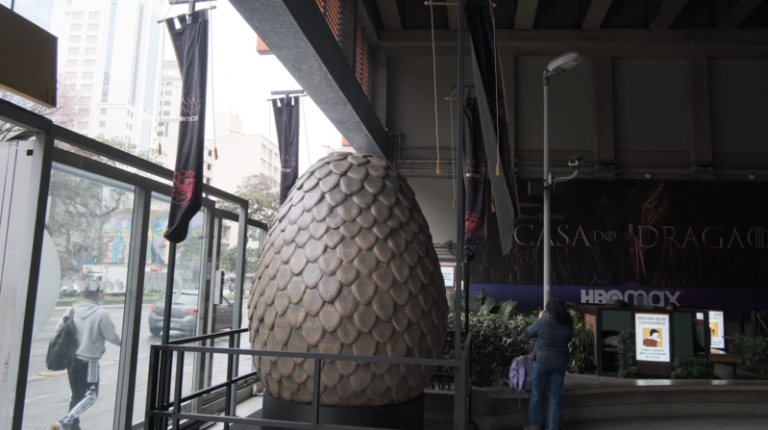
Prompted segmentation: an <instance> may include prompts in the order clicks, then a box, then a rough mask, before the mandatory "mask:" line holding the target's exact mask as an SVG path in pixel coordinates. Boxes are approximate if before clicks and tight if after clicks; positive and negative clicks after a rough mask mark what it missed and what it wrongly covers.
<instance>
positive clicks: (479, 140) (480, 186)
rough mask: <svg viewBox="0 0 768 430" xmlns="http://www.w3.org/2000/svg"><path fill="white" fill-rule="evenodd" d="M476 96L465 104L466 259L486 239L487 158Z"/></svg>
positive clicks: (466, 259)
mask: <svg viewBox="0 0 768 430" xmlns="http://www.w3.org/2000/svg"><path fill="white" fill-rule="evenodd" d="M479 124H480V111H479V110H478V104H477V99H476V98H473V97H468V98H467V100H466V105H465V106H464V189H465V190H466V194H465V195H464V201H465V202H466V212H465V213H464V222H465V223H464V260H465V261H470V260H471V259H472V257H473V256H474V255H475V251H476V250H477V246H478V245H480V242H482V241H483V239H485V225H484V224H485V177H486V175H487V172H488V162H487V160H486V157H485V148H484V147H483V133H482V130H480V127H479V126H478V125H479Z"/></svg>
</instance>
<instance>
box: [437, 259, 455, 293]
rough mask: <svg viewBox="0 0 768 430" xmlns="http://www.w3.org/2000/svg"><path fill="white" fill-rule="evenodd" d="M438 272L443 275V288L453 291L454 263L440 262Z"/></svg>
mask: <svg viewBox="0 0 768 430" xmlns="http://www.w3.org/2000/svg"><path fill="white" fill-rule="evenodd" d="M440 272H442V273H443V279H444V280H445V288H447V289H449V290H452V289H454V288H455V287H456V261H455V260H454V261H441V262H440Z"/></svg>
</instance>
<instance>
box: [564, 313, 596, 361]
mask: <svg viewBox="0 0 768 430" xmlns="http://www.w3.org/2000/svg"><path fill="white" fill-rule="evenodd" d="M571 317H572V318H573V340H572V341H571V343H569V344H568V352H570V353H571V362H570V363H569V364H568V371H569V372H571V373H592V372H594V371H595V338H594V334H593V333H592V330H590V329H589V327H587V324H586V323H585V322H584V320H583V319H581V317H580V316H579V315H578V314H574V315H571Z"/></svg>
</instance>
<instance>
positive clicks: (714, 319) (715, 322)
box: [709, 311, 725, 349]
mask: <svg viewBox="0 0 768 430" xmlns="http://www.w3.org/2000/svg"><path fill="white" fill-rule="evenodd" d="M709 330H710V335H711V337H712V341H711V343H710V345H711V346H712V348H717V349H725V337H724V334H725V333H724V332H725V319H724V318H723V311H709Z"/></svg>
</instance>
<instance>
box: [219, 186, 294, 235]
mask: <svg viewBox="0 0 768 430" xmlns="http://www.w3.org/2000/svg"><path fill="white" fill-rule="evenodd" d="M235 195H237V196H238V197H242V198H244V199H246V200H248V218H251V219H255V220H259V221H264V222H265V223H267V224H271V223H272V221H274V220H275V217H276V216H277V205H278V203H279V202H280V195H279V194H278V192H277V191H276V189H275V185H274V183H273V181H272V180H271V179H269V178H267V177H266V176H264V175H248V176H246V177H245V178H243V179H242V181H240V185H238V186H237V191H236V192H235ZM216 206H217V207H218V208H220V209H223V210H225V211H229V212H234V213H238V211H239V206H236V205H234V204H232V203H229V202H226V201H219V202H217V203H216Z"/></svg>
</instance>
